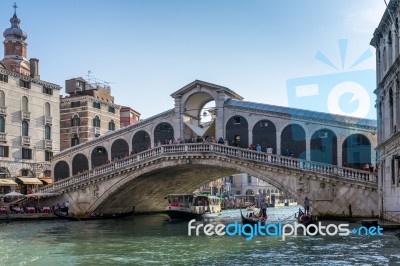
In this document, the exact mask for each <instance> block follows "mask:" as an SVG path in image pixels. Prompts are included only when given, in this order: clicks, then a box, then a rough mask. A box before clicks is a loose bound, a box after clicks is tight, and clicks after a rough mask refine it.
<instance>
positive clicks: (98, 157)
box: [91, 146, 109, 168]
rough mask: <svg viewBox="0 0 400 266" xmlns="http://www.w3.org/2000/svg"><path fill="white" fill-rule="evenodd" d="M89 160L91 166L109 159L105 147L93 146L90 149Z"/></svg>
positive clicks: (104, 162) (101, 163) (98, 164)
mask: <svg viewBox="0 0 400 266" xmlns="http://www.w3.org/2000/svg"><path fill="white" fill-rule="evenodd" d="M91 160H92V168H95V167H97V166H100V165H103V164H106V163H107V162H108V161H109V159H108V152H107V149H106V148H104V147H103V146H97V147H96V148H94V149H93V150H92V156H91Z"/></svg>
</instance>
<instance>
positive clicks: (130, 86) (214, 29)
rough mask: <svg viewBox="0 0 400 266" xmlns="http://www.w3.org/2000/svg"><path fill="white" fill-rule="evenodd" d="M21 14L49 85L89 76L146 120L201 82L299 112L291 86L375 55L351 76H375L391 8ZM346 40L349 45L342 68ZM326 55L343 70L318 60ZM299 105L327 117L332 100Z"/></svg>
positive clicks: (262, 5)
mask: <svg viewBox="0 0 400 266" xmlns="http://www.w3.org/2000/svg"><path fill="white" fill-rule="evenodd" d="M13 2H14V1H8V0H3V1H1V2H0V15H1V19H0V27H1V29H2V30H4V29H6V28H7V27H9V25H10V23H9V19H10V17H11V16H12V14H13V9H12V4H13ZM17 5H18V6H19V8H18V9H17V14H18V17H19V18H20V19H21V28H22V29H23V30H25V31H26V32H27V33H28V39H27V42H28V57H35V58H38V59H39V60H40V74H41V78H42V79H43V80H46V81H49V82H53V83H56V84H59V85H61V86H63V87H64V81H65V80H66V79H70V78H73V77H77V76H82V77H84V78H85V77H86V75H87V72H88V70H90V71H91V72H92V76H94V77H96V78H98V79H101V80H104V81H108V82H111V86H112V93H113V95H114V96H115V99H116V103H118V104H121V105H127V106H131V107H133V108H134V109H136V110H138V111H139V112H141V113H142V118H146V117H149V116H151V115H154V114H157V113H159V112H162V111H164V110H167V109H170V108H172V107H173V100H172V98H171V97H170V96H169V95H170V94H171V93H173V92H174V91H176V90H178V89H180V88H181V87H183V86H185V85H186V84H188V83H190V82H192V81H193V80H195V79H200V80H204V81H207V82H211V83H216V84H219V85H222V86H226V87H228V88H230V89H232V90H234V91H236V92H237V93H238V94H240V95H242V96H243V97H244V98H245V100H248V101H254V102H260V103H269V104H275V105H283V106H291V105H292V103H291V102H290V101H288V95H287V88H286V82H287V80H290V79H293V78H302V77H310V76H320V75H325V74H335V73H341V72H343V71H349V70H348V66H349V65H351V63H353V62H354V61H356V60H357V58H358V57H359V56H360V55H361V54H363V53H364V52H365V51H366V50H367V49H370V50H371V52H372V53H373V56H371V57H370V58H368V59H367V60H365V61H364V62H362V63H361V64H359V65H358V66H356V67H354V68H352V69H351V71H357V70H366V69H375V50H374V48H373V47H371V46H369V42H370V40H371V38H372V34H373V32H374V30H375V28H376V27H377V25H378V23H379V21H380V18H381V16H382V14H383V12H384V9H385V3H384V1H383V0H381V1H380V0H354V1H348V0H347V1H346V0H331V1H320V0H302V1H295V0H291V1H289V0H286V1H282V0H281V1H272V0H271V1H269V0H264V1H259V0H252V1H236V0H220V1H212V0H209V1H207V0H203V1H190V0H189V1H184V0H181V1H174V0H170V1H153V0H147V1H144V0H143V1H128V0H113V1H111V0H96V1H94V0H86V1H78V0H68V1H60V0H58V1H55V0H52V1H50V0H41V1H32V0H20V1H18V2H17ZM339 39H347V40H348V45H347V54H346V61H345V67H344V69H342V67H341V57H340V52H339V48H338V40H339ZM318 51H320V52H321V53H323V54H324V55H325V56H326V57H327V58H329V59H330V60H331V61H332V63H334V64H335V65H338V66H339V67H338V69H333V68H331V67H329V66H327V65H326V64H323V63H322V62H320V61H318V60H316V59H315V56H316V54H317V52H318ZM373 78H375V77H373ZM374 86H375V84H373V85H371V86H370V87H371V88H373V87H374ZM374 100H375V99H373V101H374ZM296 104H297V105H296V106H295V107H301V108H304V109H312V110H317V111H318V110H320V111H324V110H325V109H326V102H324V101H321V102H320V103H318V104H315V105H310V104H308V103H306V102H305V103H304V104H303V105H302V104H301V103H300V105H298V103H296ZM373 113H374V112H373ZM370 116H371V115H369V117H370Z"/></svg>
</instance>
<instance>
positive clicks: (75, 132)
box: [71, 126, 79, 134]
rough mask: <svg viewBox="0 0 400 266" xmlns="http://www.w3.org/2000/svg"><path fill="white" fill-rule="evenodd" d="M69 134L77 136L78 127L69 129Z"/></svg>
mask: <svg viewBox="0 0 400 266" xmlns="http://www.w3.org/2000/svg"><path fill="white" fill-rule="evenodd" d="M71 134H79V127H78V126H74V127H71Z"/></svg>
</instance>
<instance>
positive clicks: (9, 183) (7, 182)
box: [0, 178, 18, 187]
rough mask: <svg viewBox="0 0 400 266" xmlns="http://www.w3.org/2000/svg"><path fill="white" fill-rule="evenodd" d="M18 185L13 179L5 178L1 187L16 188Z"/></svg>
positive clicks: (1, 181)
mask: <svg viewBox="0 0 400 266" xmlns="http://www.w3.org/2000/svg"><path fill="white" fill-rule="evenodd" d="M16 185H18V184H17V183H15V182H14V181H13V180H12V179H4V178H0V187H1V186H3V187H8V186H16Z"/></svg>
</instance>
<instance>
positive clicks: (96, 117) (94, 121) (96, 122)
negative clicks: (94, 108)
mask: <svg viewBox="0 0 400 266" xmlns="http://www.w3.org/2000/svg"><path fill="white" fill-rule="evenodd" d="M93 126H94V127H100V118H99V117H98V116H97V115H96V116H95V118H93Z"/></svg>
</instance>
